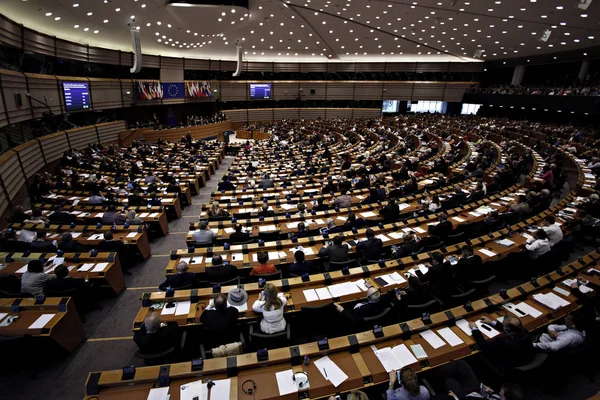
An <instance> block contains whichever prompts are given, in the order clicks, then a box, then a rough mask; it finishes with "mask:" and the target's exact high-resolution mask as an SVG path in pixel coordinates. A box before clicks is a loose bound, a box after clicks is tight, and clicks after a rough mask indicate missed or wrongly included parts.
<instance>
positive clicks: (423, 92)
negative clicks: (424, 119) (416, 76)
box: [411, 82, 444, 100]
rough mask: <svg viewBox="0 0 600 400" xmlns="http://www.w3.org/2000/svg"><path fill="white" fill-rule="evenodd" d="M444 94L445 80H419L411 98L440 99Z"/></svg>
mask: <svg viewBox="0 0 600 400" xmlns="http://www.w3.org/2000/svg"><path fill="white" fill-rule="evenodd" d="M443 95H444V82H419V83H415V89H414V91H413V96H412V99H411V100H439V99H441V98H442V97H443Z"/></svg>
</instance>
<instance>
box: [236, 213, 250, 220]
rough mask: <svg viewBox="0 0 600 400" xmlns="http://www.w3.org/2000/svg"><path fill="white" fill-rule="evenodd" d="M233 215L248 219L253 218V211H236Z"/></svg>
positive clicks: (237, 217)
mask: <svg viewBox="0 0 600 400" xmlns="http://www.w3.org/2000/svg"><path fill="white" fill-rule="evenodd" d="M233 216H234V217H235V218H236V219H248V218H252V213H249V212H245V213H235V214H233Z"/></svg>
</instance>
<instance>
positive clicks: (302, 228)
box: [293, 222, 310, 238]
mask: <svg viewBox="0 0 600 400" xmlns="http://www.w3.org/2000/svg"><path fill="white" fill-rule="evenodd" d="M309 233H310V232H309V231H308V230H307V229H306V225H305V224H304V222H298V231H297V232H295V233H294V234H293V236H296V237H297V238H303V237H308V236H309Z"/></svg>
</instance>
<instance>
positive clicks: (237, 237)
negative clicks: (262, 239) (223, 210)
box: [229, 224, 250, 244]
mask: <svg viewBox="0 0 600 400" xmlns="http://www.w3.org/2000/svg"><path fill="white" fill-rule="evenodd" d="M249 240H250V234H249V233H248V232H244V231H242V224H235V232H234V233H232V234H231V235H229V243H230V244H238V243H246V242H247V241H249Z"/></svg>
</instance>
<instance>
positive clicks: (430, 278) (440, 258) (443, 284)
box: [416, 251, 454, 301]
mask: <svg viewBox="0 0 600 400" xmlns="http://www.w3.org/2000/svg"><path fill="white" fill-rule="evenodd" d="M425 265H426V266H427V268H428V269H427V273H426V274H422V273H421V271H420V270H419V269H416V272H417V276H418V277H419V279H421V281H423V282H429V283H430V284H431V287H432V288H433V291H434V292H435V294H436V295H437V296H438V297H439V298H440V299H441V300H442V301H444V300H447V299H448V298H450V296H451V295H452V292H453V288H454V277H453V271H452V266H451V265H450V263H449V262H447V261H445V260H444V255H443V254H442V253H440V252H439V251H434V252H433V253H432V254H431V264H425Z"/></svg>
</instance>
